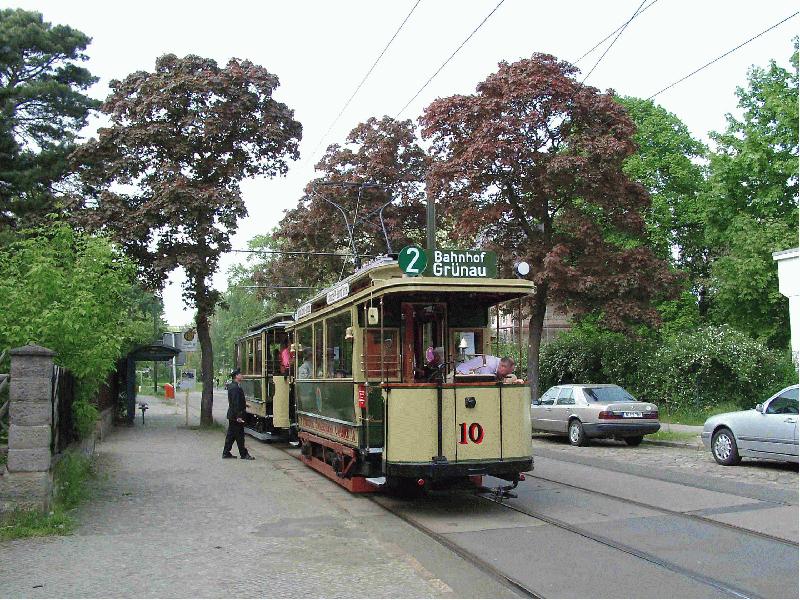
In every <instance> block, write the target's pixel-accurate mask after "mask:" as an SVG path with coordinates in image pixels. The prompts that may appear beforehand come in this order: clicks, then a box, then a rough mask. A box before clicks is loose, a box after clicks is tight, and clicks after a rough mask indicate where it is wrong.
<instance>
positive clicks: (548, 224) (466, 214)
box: [421, 54, 679, 395]
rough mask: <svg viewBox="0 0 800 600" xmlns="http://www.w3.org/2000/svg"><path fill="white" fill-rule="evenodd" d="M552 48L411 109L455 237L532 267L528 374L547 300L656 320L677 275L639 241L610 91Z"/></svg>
mask: <svg viewBox="0 0 800 600" xmlns="http://www.w3.org/2000/svg"><path fill="white" fill-rule="evenodd" d="M576 74H577V69H576V67H574V66H572V65H571V64H569V63H566V62H563V61H558V60H557V59H556V58H554V57H553V56H549V55H546V54H535V55H534V56H533V57H532V58H530V59H526V60H520V61H518V62H515V63H512V64H508V63H505V62H503V63H500V65H499V69H498V71H497V72H496V73H494V74H492V75H490V76H489V77H488V78H487V79H486V80H485V81H483V82H482V83H480V84H479V85H478V87H477V90H476V93H475V94H472V95H468V96H467V95H457V96H451V97H449V98H440V99H438V100H436V101H435V102H433V103H432V104H431V105H430V106H429V107H428V108H427V109H426V110H425V114H424V116H423V117H422V119H421V121H422V125H423V135H424V136H425V137H426V138H427V139H430V140H431V142H432V146H431V153H432V155H433V157H434V160H433V163H432V164H431V167H430V170H429V173H428V194H429V195H431V197H435V198H436V199H437V201H438V202H439V205H440V208H439V211H440V212H441V213H444V215H445V217H448V218H450V219H451V220H452V223H453V235H454V236H455V237H456V238H457V239H458V240H459V241H460V242H461V243H462V244H463V245H465V246H470V245H477V246H480V247H483V248H490V249H493V250H496V251H497V252H498V255H499V257H500V263H501V269H502V271H504V272H505V273H506V274H510V272H511V269H512V266H513V263H514V262H515V261H517V260H524V261H527V262H528V263H530V265H531V267H532V278H533V280H534V282H535V283H536V291H535V293H534V294H533V295H532V297H531V299H530V306H529V307H528V310H529V311H530V321H529V351H528V377H529V379H530V382H531V385H532V386H533V393H534V395H538V356H539V347H540V343H541V335H542V327H543V322H544V315H545V309H546V307H547V304H548V302H553V303H558V304H561V305H563V306H565V307H566V308H567V309H569V310H570V311H571V312H572V313H573V314H575V315H576V316H580V315H581V314H584V313H586V312H588V311H590V310H591V311H600V313H601V315H602V322H603V323H604V324H605V325H606V326H607V327H609V328H612V329H617V330H624V329H628V328H630V327H631V326H632V325H634V324H637V323H645V324H649V325H655V324H657V323H658V320H659V316H658V314H657V312H656V311H655V310H654V309H653V308H652V302H653V300H654V299H661V298H664V297H671V296H672V295H673V294H674V293H676V291H677V282H678V279H679V276H678V275H677V274H675V273H673V272H671V271H670V269H669V266H668V265H667V264H666V263H665V262H664V261H662V260H660V259H658V258H656V257H655V256H654V255H653V253H652V252H651V251H650V250H649V249H648V248H647V246H646V245H645V227H644V219H643V213H644V211H645V210H646V209H647V207H648V206H649V205H650V198H649V195H648V193H647V191H646V190H645V189H644V187H642V186H641V185H640V184H638V183H635V182H633V181H632V180H631V179H630V178H628V177H627V176H626V175H625V174H624V172H623V168H622V167H623V161H624V160H625V159H626V158H627V157H629V156H631V155H632V154H633V153H634V152H635V151H636V147H635V144H634V142H633V136H634V133H635V126H634V124H633V122H632V121H631V119H630V118H629V117H628V115H627V113H626V111H625V108H624V107H622V106H621V105H620V104H618V103H617V102H615V101H614V96H613V92H611V91H609V92H607V93H601V92H600V91H599V90H597V89H596V88H593V87H590V86H585V85H582V84H581V83H580V82H578V81H576V79H575V75H576Z"/></svg>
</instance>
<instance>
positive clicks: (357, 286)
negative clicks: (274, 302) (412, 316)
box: [293, 256, 535, 324]
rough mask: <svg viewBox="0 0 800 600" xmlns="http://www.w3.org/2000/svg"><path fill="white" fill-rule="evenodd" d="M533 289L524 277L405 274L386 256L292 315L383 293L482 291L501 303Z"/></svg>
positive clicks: (303, 316) (297, 317) (304, 316)
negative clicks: (412, 275)
mask: <svg viewBox="0 0 800 600" xmlns="http://www.w3.org/2000/svg"><path fill="white" fill-rule="evenodd" d="M534 289H535V286H534V284H533V282H532V281H528V280H525V279H494V278H484V277H426V276H420V277H410V276H408V275H405V274H404V273H403V271H402V270H401V269H400V266H399V264H398V262H397V261H396V260H395V259H393V258H390V257H388V256H383V257H379V258H377V259H375V260H373V261H371V262H369V263H367V264H366V265H364V266H363V267H362V268H360V269H359V270H357V271H356V272H355V273H353V274H352V275H350V276H348V277H346V278H345V279H343V280H341V281H339V282H337V283H335V284H334V285H332V286H330V287H328V288H326V289H324V290H322V291H321V292H319V293H317V294H315V295H314V296H313V297H312V298H311V299H310V300H308V301H306V302H305V303H303V304H301V305H300V307H299V308H298V310H297V311H296V312H295V313H294V315H293V316H294V323H293V324H297V323H299V322H302V321H306V320H309V319H312V318H316V317H317V316H319V315H320V314H322V313H328V312H333V311H335V310H338V309H339V308H342V307H343V306H347V305H348V304H351V303H354V302H359V301H361V300H362V299H363V298H365V297H369V296H371V295H380V294H384V293H396V292H406V293H419V292H422V293H424V292H440V293H479V294H486V295H493V296H494V299H493V302H494V303H499V302H504V301H506V300H511V299H514V298H520V297H522V296H526V295H528V294H531V293H533V291H534ZM339 296H341V297H339Z"/></svg>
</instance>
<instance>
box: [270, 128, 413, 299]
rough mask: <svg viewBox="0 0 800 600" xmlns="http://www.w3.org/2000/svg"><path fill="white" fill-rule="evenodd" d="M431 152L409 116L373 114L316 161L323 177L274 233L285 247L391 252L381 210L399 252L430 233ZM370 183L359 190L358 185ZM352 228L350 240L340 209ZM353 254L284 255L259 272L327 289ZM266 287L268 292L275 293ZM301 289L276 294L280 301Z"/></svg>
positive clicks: (281, 281)
mask: <svg viewBox="0 0 800 600" xmlns="http://www.w3.org/2000/svg"><path fill="white" fill-rule="evenodd" d="M427 166H428V157H427V155H426V153H425V152H424V150H423V149H422V148H421V147H420V146H419V144H418V140H417V138H416V135H415V131H414V126H413V124H412V123H411V121H409V120H407V121H396V120H394V119H392V118H391V117H383V118H382V119H377V118H374V117H373V118H371V119H369V120H368V121H366V122H365V123H360V124H359V125H357V126H356V127H355V128H354V129H353V130H352V131H351V132H350V134H349V135H348V136H347V140H346V142H345V144H343V145H339V144H333V145H331V146H329V147H328V149H327V151H326V153H325V155H324V156H323V157H322V159H321V160H320V162H319V163H318V164H317V165H316V168H317V171H319V172H320V173H321V175H320V176H319V177H317V178H315V179H314V180H313V181H311V182H309V184H308V185H307V186H306V189H305V194H304V196H303V197H302V198H301V199H300V201H299V202H298V205H297V207H296V208H293V209H291V210H289V211H287V212H286V215H285V216H284V218H283V220H282V221H281V222H280V224H279V226H278V228H277V229H276V230H275V232H274V234H273V235H274V241H275V243H276V245H277V246H278V247H279V248H281V249H283V250H291V251H303V252H338V253H341V254H343V255H350V254H352V253H353V250H355V252H356V253H358V254H359V255H360V256H362V257H363V256H375V255H378V254H384V253H386V252H387V244H386V240H385V236H384V232H383V228H382V227H381V223H380V216H381V214H380V209H381V207H384V205H387V203H389V204H388V205H387V206H385V208H384V210H383V215H382V216H383V221H384V225H385V228H386V233H387V235H388V238H389V243H390V244H391V246H392V249H393V250H394V251H395V252H396V251H397V250H399V249H400V248H401V247H402V246H404V245H405V244H408V243H409V242H410V241H419V240H421V239H423V238H424V236H425V190H424V182H425V172H426V169H427ZM362 184H365V185H366V187H363V188H362V189H361V190H360V193H359V186H360V185H362ZM332 203H335V204H337V205H339V206H341V207H342V210H343V211H344V213H345V215H347V219H348V222H349V223H350V224H351V225H352V224H353V223H355V226H354V227H353V233H354V235H353V243H352V244H351V243H350V235H349V232H348V230H347V226H346V224H345V220H344V216H343V215H342V212H341V211H340V210H339V209H338V208H336V206H334V204H332ZM353 262H354V261H353V259H352V257H344V258H342V257H336V256H333V257H332V256H314V255H283V256H281V257H280V258H278V259H276V260H273V261H270V262H269V263H268V267H267V269H266V270H265V271H264V272H262V273H259V274H257V275H256V279H257V280H258V281H259V282H260V283H261V284H263V285H265V286H271V285H286V286H291V285H308V286H317V287H324V286H325V285H328V284H330V283H332V282H334V281H336V280H337V279H338V278H339V277H340V276H341V275H343V274H344V275H347V274H349V273H350V272H352V270H353V266H354V265H353ZM272 294H273V292H270V291H269V290H268V291H267V292H266V293H265V294H264V295H272ZM304 295H306V294H304V293H303V292H302V291H301V292H300V293H297V292H290V291H286V292H282V293H280V292H274V296H275V297H277V298H278V299H279V300H280V301H282V302H288V303H291V302H292V300H296V299H297V298H298V297H302V296H304Z"/></svg>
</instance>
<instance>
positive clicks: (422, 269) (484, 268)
mask: <svg viewBox="0 0 800 600" xmlns="http://www.w3.org/2000/svg"><path fill="white" fill-rule="evenodd" d="M398 263H399V264H400V268H401V269H402V270H403V272H404V273H405V274H406V275H411V276H419V275H424V276H427V277H457V278H458V277H485V278H495V277H497V254H496V253H495V252H487V251H485V250H455V249H446V248H442V249H437V250H434V251H433V252H429V251H427V250H423V249H422V248H420V247H419V246H406V247H405V248H403V249H402V250H401V251H400V255H399V257H398Z"/></svg>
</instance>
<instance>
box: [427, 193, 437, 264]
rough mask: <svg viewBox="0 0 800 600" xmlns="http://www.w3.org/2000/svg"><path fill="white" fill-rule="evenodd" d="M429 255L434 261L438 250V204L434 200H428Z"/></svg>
mask: <svg viewBox="0 0 800 600" xmlns="http://www.w3.org/2000/svg"><path fill="white" fill-rule="evenodd" d="M427 225H428V253H429V255H430V257H431V258H430V259H428V260H433V251H434V250H436V203H435V200H434V199H433V198H430V197H429V198H428V223H427Z"/></svg>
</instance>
